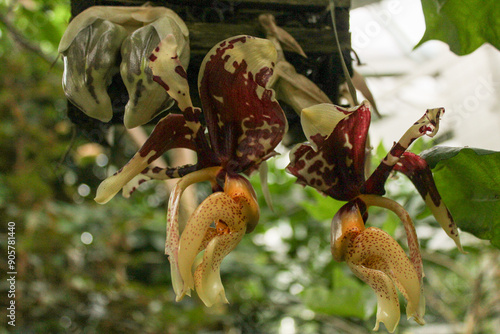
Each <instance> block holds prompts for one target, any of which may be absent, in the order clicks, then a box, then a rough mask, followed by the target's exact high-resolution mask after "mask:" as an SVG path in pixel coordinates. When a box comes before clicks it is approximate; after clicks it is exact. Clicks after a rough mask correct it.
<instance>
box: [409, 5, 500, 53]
mask: <svg viewBox="0 0 500 334" xmlns="http://www.w3.org/2000/svg"><path fill="white" fill-rule="evenodd" d="M422 9H423V11H424V16H425V25H426V29H425V33H424V36H423V37H422V39H421V40H420V42H418V44H417V45H416V46H415V47H418V46H420V45H422V44H423V43H424V42H427V41H429V40H432V39H437V40H440V41H443V42H445V43H447V44H448V45H449V46H450V50H451V51H453V52H454V53H456V54H457V55H466V54H469V53H471V52H473V51H474V50H476V49H477V48H478V47H480V46H481V45H483V44H484V43H490V44H491V45H493V46H494V47H495V48H497V49H499V50H500V25H499V24H498V17H500V6H498V0H422Z"/></svg>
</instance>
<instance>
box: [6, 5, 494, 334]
mask: <svg viewBox="0 0 500 334" xmlns="http://www.w3.org/2000/svg"><path fill="white" fill-rule="evenodd" d="M68 7H69V5H68V3H67V2H66V1H52V2H50V3H49V4H47V3H46V2H42V1H23V2H15V1H2V2H0V11H1V13H3V14H2V15H1V18H2V21H3V23H2V22H0V31H1V34H0V63H1V64H2V75H1V76H0V118H1V122H0V152H1V157H2V159H1V160H0V216H1V217H2V222H1V223H0V226H1V229H0V246H1V254H3V255H2V257H1V258H0V266H1V269H2V272H4V273H5V272H7V264H6V258H7V256H6V254H7V253H6V252H7V251H6V248H7V247H6V240H7V222H9V221H12V222H15V223H16V270H17V281H16V307H17V308H16V312H17V313H16V327H15V328H12V327H9V326H7V324H6V323H5V322H4V321H5V319H6V317H5V310H6V304H5V303H6V302H8V301H7V298H5V296H6V295H7V290H8V286H7V284H6V281H5V279H4V277H2V280H1V282H0V296H1V298H0V300H1V305H0V306H1V312H0V317H1V318H2V322H0V326H1V327H0V332H6V331H7V330H8V331H9V332H13V333H67V332H70V333H231V334H232V333H284V334H289V333H290V334H291V333H304V334H307V333H369V332H370V330H371V328H372V327H373V325H374V322H375V303H376V299H375V295H374V294H373V293H372V291H371V290H370V288H369V287H368V286H366V285H365V284H363V283H362V282H361V281H359V280H358V279H357V278H355V277H354V276H353V275H352V274H351V272H350V271H349V270H348V268H347V266H346V265H345V264H342V263H335V262H333V261H332V259H331V254H330V245H329V233H330V232H329V230H330V220H331V218H332V217H333V215H334V214H335V212H336V210H337V209H338V208H339V207H340V205H341V204H342V203H338V202H336V201H334V200H333V199H331V198H327V197H323V196H322V195H320V194H318V193H317V192H316V191H315V190H313V189H311V188H302V187H301V186H298V185H296V184H295V183H294V179H293V178H292V177H291V176H289V175H287V174H286V173H285V172H284V170H283V168H284V165H285V164H286V157H278V158H277V159H275V161H272V162H271V163H270V176H269V179H270V180H269V181H270V182H269V183H270V184H269V186H270V191H271V193H272V196H273V202H274V211H271V210H270V209H269V208H268V207H267V206H266V204H265V201H264V199H263V197H262V196H261V195H262V192H261V188H260V184H259V182H258V177H257V176H254V177H252V179H251V180H252V183H253V184H254V187H255V189H256V191H257V193H258V194H259V203H260V205H261V208H262V215H261V220H260V223H259V225H258V226H257V228H256V230H255V231H254V232H253V233H252V234H249V235H247V236H246V237H245V238H244V239H243V241H242V242H241V244H240V245H238V247H237V248H236V250H235V251H234V252H232V253H231V254H230V255H229V256H228V257H227V258H226V259H225V260H224V262H223V265H222V280H223V283H224V285H225V288H226V293H227V297H228V299H229V301H230V304H229V305H219V306H215V307H213V308H210V309H208V308H205V307H204V306H203V305H202V303H201V302H200V301H199V300H198V298H197V297H196V295H195V294H194V295H193V297H192V298H185V299H184V300H183V301H181V302H179V303H176V302H175V301H174V294H173V291H172V288H171V283H170V274H169V266H168V260H167V258H166V256H165V255H164V249H163V248H164V242H165V213H166V210H165V209H166V208H165V206H166V201H167V199H168V192H167V190H166V189H165V185H164V183H150V184H148V183H146V184H144V185H142V186H141V187H140V188H139V190H138V191H137V192H136V193H134V194H133V196H132V197H131V198H130V199H125V198H123V197H121V196H120V195H118V196H117V197H116V198H115V199H113V200H112V201H111V202H109V203H108V204H106V205H98V204H96V203H95V202H94V201H93V200H92V198H93V196H94V195H95V190H96V188H97V186H98V184H99V183H100V181H101V180H102V179H103V178H104V177H105V176H106V175H107V173H110V172H112V171H113V170H115V169H116V168H119V167H120V166H121V165H122V164H123V163H124V161H126V160H127V159H128V158H130V157H131V155H132V154H133V153H134V151H135V149H136V147H135V146H134V144H133V142H132V141H131V140H130V139H129V138H128V137H127V136H123V135H122V134H123V129H120V128H119V127H117V128H116V129H114V130H113V131H114V132H115V134H116V136H115V138H118V139H117V140H116V141H115V145H114V147H113V148H112V149H110V148H103V147H100V146H85V145H87V144H88V142H87V141H86V140H85V139H83V138H80V137H78V138H77V139H76V140H75V141H74V142H72V130H71V129H72V125H71V124H70V122H69V120H68V119H67V117H66V114H65V109H66V102H65V99H64V94H63V92H62V88H61V76H62V66H61V62H60V60H59V61H58V62H56V63H54V64H51V63H50V62H47V61H46V59H54V60H55V59H56V56H57V55H56V54H55V50H56V49H57V43H58V39H59V38H60V36H61V35H62V32H63V30H64V27H65V25H66V22H67V19H68V16H69V15H68V13H69V8H68ZM5 20H8V22H7V23H9V22H10V23H12V27H14V28H15V30H14V31H12V28H9V27H8V26H7V25H6V24H5ZM34 22H37V25H35V24H31V23H34ZM16 34H18V35H19V36H22V37H23V38H24V39H25V40H24V42H26V41H27V42H29V43H30V46H38V47H39V48H36V47H35V48H26V45H25V43H23V41H21V43H20V40H19V38H18V37H15V36H16ZM82 148H86V150H83V149H82ZM68 149H69V152H68V154H66V152H67V150H68ZM89 149H90V150H89ZM84 152H87V153H84ZM89 152H90V153H89ZM374 153H376V154H375V156H383V155H384V154H385V149H384V148H383V147H381V146H379V147H378V148H377V149H376V150H374ZM373 160H374V162H373V163H374V164H375V163H376V161H377V158H375V157H374V158H373ZM387 190H388V194H389V196H390V197H391V198H394V199H396V200H398V201H399V202H400V203H401V204H403V205H404V206H405V207H406V208H407V209H408V210H409V212H410V214H411V216H412V217H414V218H415V219H416V220H417V221H416V225H417V232H418V233H419V236H420V238H421V244H422V250H423V258H424V267H425V271H426V279H425V295H426V299H427V316H426V320H427V322H428V325H426V327H423V328H419V327H417V325H415V324H413V323H410V322H408V321H406V320H401V323H400V326H399V328H398V330H397V331H398V332H399V333H423V331H425V332H426V333H429V332H433V330H434V331H437V330H438V329H443V328H444V332H446V333H462V332H463V333H494V332H495V328H498V312H499V310H498V300H499V299H498V298H499V295H498V291H500V289H499V286H498V285H499V280H498V250H496V249H494V248H492V247H491V246H489V244H488V243H487V242H483V241H480V240H478V239H476V238H474V237H472V236H470V235H467V234H464V235H463V243H464V245H465V248H466V250H467V251H468V254H467V255H464V254H460V253H458V251H457V250H456V249H455V248H454V246H453V243H452V242H451V241H450V240H448V239H447V238H446V236H445V233H444V232H443V231H441V230H440V229H439V227H438V226H437V223H436V222H435V221H434V220H433V218H432V217H430V216H428V215H427V214H426V213H425V210H424V205H423V201H422V200H421V199H420V198H419V197H418V195H417V192H416V191H415V189H413V187H412V186H411V183H410V182H409V181H407V180H406V179H404V178H403V177H400V178H395V179H393V180H391V181H390V182H389V184H388V187H387ZM198 196H199V197H200V198H203V197H204V196H206V189H204V188H203V187H200V188H199V189H198ZM416 217H418V219H417V218H416ZM369 223H370V224H371V225H375V226H379V227H382V228H384V229H385V230H387V231H388V232H389V233H391V234H392V235H393V236H394V237H395V238H397V240H398V241H399V242H400V243H401V244H402V245H405V244H406V243H405V241H404V240H405V238H404V233H403V229H402V227H401V225H400V224H399V222H398V220H397V218H396V217H395V216H394V215H392V214H390V213H387V212H384V211H381V210H375V209H374V210H371V211H370V220H369ZM403 314H404V310H403ZM381 331H382V332H383V331H384V330H383V329H382V330H381Z"/></svg>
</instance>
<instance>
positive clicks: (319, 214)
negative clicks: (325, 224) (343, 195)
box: [300, 187, 345, 221]
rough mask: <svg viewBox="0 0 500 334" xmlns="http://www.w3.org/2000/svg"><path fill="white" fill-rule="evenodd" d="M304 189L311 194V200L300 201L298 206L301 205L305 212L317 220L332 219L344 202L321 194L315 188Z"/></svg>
mask: <svg viewBox="0 0 500 334" xmlns="http://www.w3.org/2000/svg"><path fill="white" fill-rule="evenodd" d="M305 189H306V191H308V192H309V193H310V194H311V196H312V197H313V200H311V201H309V202H302V203H300V206H302V207H303V208H304V209H305V210H306V211H307V213H309V214H310V215H311V216H312V217H313V218H314V219H316V220H318V221H325V220H328V221H330V220H332V218H333V216H335V214H336V213H337V211H338V210H339V209H340V208H341V207H342V205H344V204H345V202H340V201H337V200H334V199H333V198H331V197H327V196H325V195H322V194H320V193H319V192H318V191H316V190H315V189H312V188H309V187H306V188H305Z"/></svg>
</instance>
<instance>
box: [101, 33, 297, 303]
mask: <svg viewBox="0 0 500 334" xmlns="http://www.w3.org/2000/svg"><path fill="white" fill-rule="evenodd" d="M177 48H178V45H177V41H176V38H175V36H174V35H172V34H170V35H168V36H166V37H165V38H164V39H163V40H162V41H161V42H160V44H159V45H158V46H157V47H156V48H155V50H154V51H153V53H152V54H151V56H150V57H149V60H150V65H149V66H150V67H151V70H152V73H153V80H154V81H155V82H156V83H158V84H159V86H160V87H163V89H164V90H165V91H166V92H167V93H168V94H169V96H170V97H171V98H173V99H174V100H175V101H176V102H177V104H178V106H179V108H180V109H181V111H182V115H179V114H170V115H167V116H166V117H164V118H163V119H162V120H161V121H160V122H159V123H158V124H157V125H156V127H155V128H154V130H153V132H152V133H151V135H150V136H149V138H148V139H147V140H146V142H145V143H144V145H143V146H142V147H141V148H140V149H139V151H138V152H137V153H136V154H135V155H134V156H133V157H132V159H131V160H130V161H129V162H128V163H127V164H126V165H125V166H124V167H123V168H122V169H121V170H119V171H118V172H117V173H116V174H115V175H112V176H110V177H109V178H107V179H106V180H104V181H103V182H102V183H101V185H100V186H99V188H98V190H97V195H96V198H95V200H96V201H97V202H99V203H105V202H107V201H109V200H110V199H111V198H112V197H113V196H114V195H115V194H116V193H117V192H119V191H120V190H121V189H122V188H123V192H124V194H125V195H127V196H128V195H130V193H131V192H133V191H134V190H135V189H136V187H137V186H138V185H139V184H141V183H142V182H145V181H147V180H150V179H169V178H180V180H179V181H178V183H177V184H176V186H175V188H174V189H173V191H172V193H171V195H170V199H169V204H168V213H167V239H166V244H165V252H166V254H167V255H168V256H169V261H170V264H171V275H172V284H173V288H174V292H175V294H176V296H177V297H176V300H181V299H182V298H183V297H184V296H185V295H190V293H191V290H196V291H197V293H198V295H199V297H200V298H201V300H202V301H203V302H204V303H205V304H206V305H207V306H211V305H213V304H214V303H218V302H226V303H227V299H226V296H225V293H224V287H223V285H222V281H221V278H220V264H221V261H222V259H223V258H224V257H225V256H226V255H227V254H229V252H231V251H232V250H233V249H234V248H235V247H236V245H237V244H238V243H239V242H240V241H241V239H242V238H243V236H244V234H246V233H250V232H251V231H252V230H253V229H254V228H255V226H256V225H257V223H258V220H259V214H260V210H259V206H258V204H257V200H256V195H255V191H254V189H253V188H252V186H251V184H250V182H249V181H248V180H247V179H246V178H245V177H244V176H243V175H249V174H250V173H252V172H254V171H256V170H258V169H259V167H260V166H261V165H262V164H263V163H265V161H266V160H267V159H269V158H270V157H272V156H274V155H276V154H277V153H276V152H275V151H274V148H275V147H276V146H277V145H278V144H279V142H280V141H281V140H282V138H283V135H284V134H285V132H286V129H287V122H286V118H285V116H284V113H283V110H282V109H281V107H280V106H279V104H278V102H277V101H276V99H275V97H274V91H273V90H272V89H269V88H268V84H269V81H270V79H271V78H272V76H273V75H274V72H273V68H274V65H275V61H276V50H275V48H274V47H273V45H272V43H271V42H269V41H267V40H264V39H259V38H254V37H251V36H236V37H233V38H229V39H227V40H224V41H222V42H221V43H219V44H218V45H216V46H215V47H214V48H213V49H212V50H211V51H210V52H209V53H208V54H207V56H206V57H205V59H204V60H203V62H202V65H201V67H200V72H199V76H198V88H199V91H200V97H201V101H202V106H203V114H204V120H205V123H202V121H201V115H202V109H200V108H197V107H194V106H193V104H192V102H191V98H190V93H189V85H188V82H187V74H186V71H185V69H184V67H183V65H182V63H181V62H180V60H179V56H178V54H177ZM178 147H184V148H188V149H192V150H194V151H196V153H197V158H198V159H197V160H198V161H197V163H196V164H194V165H186V166H179V167H168V168H158V167H149V165H150V164H151V163H152V162H153V161H154V160H155V159H157V158H158V157H160V156H161V155H162V154H163V153H164V152H166V151H168V150H169V149H172V148H178ZM205 181H208V182H210V184H211V186H212V190H213V194H211V195H210V196H208V197H207V198H206V199H205V200H204V201H203V202H202V203H201V204H200V205H199V206H198V208H197V209H196V210H195V211H194V212H193V213H192V215H191V216H190V217H189V219H188V220H187V222H186V223H185V224H183V223H182V222H179V206H180V198H181V196H182V193H183V192H184V190H185V189H186V188H187V187H188V186H190V185H191V184H195V183H198V182H205ZM184 225H185V226H184ZM202 251H203V257H202V260H201V262H200V263H198V261H197V260H196V259H197V257H198V254H199V253H200V252H202Z"/></svg>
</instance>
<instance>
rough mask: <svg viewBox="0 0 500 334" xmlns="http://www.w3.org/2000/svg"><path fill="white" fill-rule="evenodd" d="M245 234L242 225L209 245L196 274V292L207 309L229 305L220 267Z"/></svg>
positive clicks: (218, 237) (216, 238) (213, 240)
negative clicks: (222, 304)
mask: <svg viewBox="0 0 500 334" xmlns="http://www.w3.org/2000/svg"><path fill="white" fill-rule="evenodd" d="M240 222H243V221H240ZM244 234H245V226H244V224H242V225H241V226H240V227H239V229H237V230H236V231H232V232H231V233H229V234H223V235H220V236H217V237H215V238H214V239H212V241H211V242H210V243H209V244H208V246H207V248H206V250H205V253H204V254H203V262H202V263H201V264H200V265H199V266H198V267H197V268H196V271H195V273H194V279H195V287H196V292H197V293H198V296H199V297H200V299H201V300H202V301H203V303H204V304H205V305H206V306H207V307H210V306H212V305H213V304H216V303H220V302H222V303H226V304H227V303H229V302H228V300H227V298H226V295H225V293H224V286H223V285H222V281H221V277H220V265H221V262H222V260H223V259H224V257H225V256H226V255H227V254H229V253H230V252H231V251H232V250H233V249H234V248H235V247H236V246H237V245H238V243H239V242H240V241H241V239H242V238H243V235H244Z"/></svg>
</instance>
